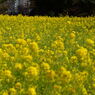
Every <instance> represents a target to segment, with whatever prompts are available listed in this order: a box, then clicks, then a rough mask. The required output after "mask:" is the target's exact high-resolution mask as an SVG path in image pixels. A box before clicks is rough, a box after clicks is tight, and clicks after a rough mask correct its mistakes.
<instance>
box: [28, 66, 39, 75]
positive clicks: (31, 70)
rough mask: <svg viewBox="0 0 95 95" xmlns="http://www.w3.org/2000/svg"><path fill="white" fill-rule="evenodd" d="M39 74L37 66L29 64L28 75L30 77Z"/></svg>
mask: <svg viewBox="0 0 95 95" xmlns="http://www.w3.org/2000/svg"><path fill="white" fill-rule="evenodd" d="M38 74H39V72H38V68H37V67H33V66H30V67H29V68H28V75H29V76H31V77H37V76H38Z"/></svg>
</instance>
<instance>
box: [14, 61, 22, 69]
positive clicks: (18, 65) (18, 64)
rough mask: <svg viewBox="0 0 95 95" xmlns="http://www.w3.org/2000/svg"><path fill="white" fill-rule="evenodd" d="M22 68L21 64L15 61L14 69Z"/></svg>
mask: <svg viewBox="0 0 95 95" xmlns="http://www.w3.org/2000/svg"><path fill="white" fill-rule="evenodd" d="M22 68H23V65H22V64H21V63H16V64H15V69H17V70H21V69H22Z"/></svg>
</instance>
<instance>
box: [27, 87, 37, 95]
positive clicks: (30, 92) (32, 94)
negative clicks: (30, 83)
mask: <svg viewBox="0 0 95 95" xmlns="http://www.w3.org/2000/svg"><path fill="white" fill-rule="evenodd" d="M27 94H28V95H37V94H36V89H35V88H34V87H31V88H28V91H27Z"/></svg>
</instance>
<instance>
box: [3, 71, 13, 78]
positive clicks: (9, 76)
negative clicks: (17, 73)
mask: <svg viewBox="0 0 95 95" xmlns="http://www.w3.org/2000/svg"><path fill="white" fill-rule="evenodd" d="M4 75H5V76H6V77H8V78H11V77H12V72H11V71H10V70H5V71H4Z"/></svg>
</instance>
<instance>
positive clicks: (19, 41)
mask: <svg viewBox="0 0 95 95" xmlns="http://www.w3.org/2000/svg"><path fill="white" fill-rule="evenodd" d="M17 43H18V44H20V45H26V44H27V42H26V41H25V40H24V39H17Z"/></svg>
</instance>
